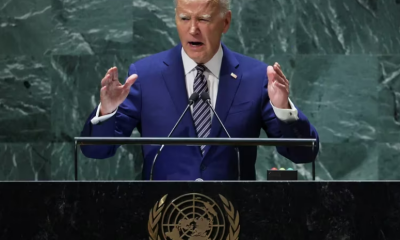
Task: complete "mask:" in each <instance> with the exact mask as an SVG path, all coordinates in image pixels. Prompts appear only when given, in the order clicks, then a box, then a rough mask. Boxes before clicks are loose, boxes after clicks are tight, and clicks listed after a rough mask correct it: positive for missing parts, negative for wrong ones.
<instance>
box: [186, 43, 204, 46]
mask: <svg viewBox="0 0 400 240" xmlns="http://www.w3.org/2000/svg"><path fill="white" fill-rule="evenodd" d="M189 44H190V45H191V46H195V47H199V46H203V45H204V43H202V42H189Z"/></svg>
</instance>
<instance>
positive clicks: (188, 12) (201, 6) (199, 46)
mask: <svg viewBox="0 0 400 240" xmlns="http://www.w3.org/2000/svg"><path fill="white" fill-rule="evenodd" d="M231 16H232V15H231V12H230V11H229V12H227V13H226V14H225V15H224V16H222V11H221V7H220V4H219V0H178V1H177V7H176V14H175V20H176V26H177V29H178V34H179V38H180V40H181V43H182V47H183V49H184V50H185V52H186V54H187V55H188V56H189V57H190V58H191V59H193V60H194V61H195V62H196V63H198V64H204V63H206V62H208V61H209V60H210V59H211V58H212V57H213V56H214V55H215V53H216V52H217V51H218V48H219V46H220V42H221V37H222V34H223V33H226V32H227V31H228V29H229V25H230V22H231Z"/></svg>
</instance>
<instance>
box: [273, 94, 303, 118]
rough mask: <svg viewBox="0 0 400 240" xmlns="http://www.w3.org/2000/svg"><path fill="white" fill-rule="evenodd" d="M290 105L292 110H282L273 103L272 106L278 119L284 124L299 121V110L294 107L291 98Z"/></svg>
mask: <svg viewBox="0 0 400 240" xmlns="http://www.w3.org/2000/svg"><path fill="white" fill-rule="evenodd" d="M289 104H290V108H291V109H281V108H276V107H275V106H274V105H273V104H272V102H271V106H272V108H273V109H274V112H275V115H276V117H277V118H278V119H279V120H281V121H282V122H286V123H287V122H294V121H297V120H299V112H298V111H297V108H296V107H295V106H294V104H293V103H292V101H290V98H289Z"/></svg>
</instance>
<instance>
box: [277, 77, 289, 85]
mask: <svg viewBox="0 0 400 240" xmlns="http://www.w3.org/2000/svg"><path fill="white" fill-rule="evenodd" d="M275 81H277V82H279V83H282V84H284V85H288V86H289V81H288V80H287V79H286V78H282V77H281V76H279V75H277V76H276V77H275Z"/></svg>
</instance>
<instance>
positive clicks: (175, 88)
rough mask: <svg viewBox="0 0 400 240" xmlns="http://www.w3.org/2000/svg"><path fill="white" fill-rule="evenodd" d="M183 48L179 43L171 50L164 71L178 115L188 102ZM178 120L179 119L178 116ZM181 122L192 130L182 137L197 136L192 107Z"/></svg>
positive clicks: (165, 60) (166, 83)
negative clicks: (182, 54)
mask: <svg viewBox="0 0 400 240" xmlns="http://www.w3.org/2000/svg"><path fill="white" fill-rule="evenodd" d="M181 48H182V46H181V45H180V44H179V45H178V46H176V47H175V48H173V49H172V50H171V52H170V53H169V54H168V56H167V57H166V58H165V59H164V64H165V65H166V68H165V70H164V71H163V78H164V82H165V85H166V87H167V89H168V92H169V94H170V96H171V99H172V101H173V102H174V105H175V108H176V113H177V116H180V115H181V114H182V113H183V111H184V110H185V108H186V106H187V104H188V96H187V90H186V81H185V71H184V68H183V62H182V56H181ZM176 120H178V118H177V119H176ZM180 124H185V125H187V126H189V130H190V131H189V135H190V136H182V137H196V131H195V128H194V123H193V119H192V115H191V113H190V109H189V110H188V111H187V112H186V114H185V116H184V117H183V119H182V122H181V123H180ZM199 153H200V150H199Z"/></svg>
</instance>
